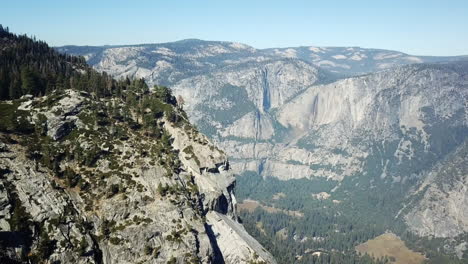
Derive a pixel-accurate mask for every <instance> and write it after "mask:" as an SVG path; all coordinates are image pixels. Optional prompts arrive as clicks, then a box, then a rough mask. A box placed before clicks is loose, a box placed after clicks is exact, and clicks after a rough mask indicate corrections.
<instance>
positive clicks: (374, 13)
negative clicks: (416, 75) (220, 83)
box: [0, 0, 468, 55]
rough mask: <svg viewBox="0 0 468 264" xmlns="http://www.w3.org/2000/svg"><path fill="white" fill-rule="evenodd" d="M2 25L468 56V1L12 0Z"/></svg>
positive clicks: (156, 38) (106, 40)
mask: <svg viewBox="0 0 468 264" xmlns="http://www.w3.org/2000/svg"><path fill="white" fill-rule="evenodd" d="M0 8H1V9H0V23H1V24H3V25H4V26H9V27H10V30H11V31H14V32H17V33H26V34H28V35H35V36H36V37H37V38H39V39H42V40H45V41H47V42H48V43H49V44H51V45H53V46H60V45H66V44H75V45H104V44H140V43H159V42H169V41H175V40H180V39H186V38H199V39H204V40H226V41H237V42H242V43H246V44H249V45H252V46H254V47H256V48H268V47H288V46H312V45H313V46H360V47H366V48H384V49H393V50H400V51H403V52H407V53H410V54H415V55H466V54H468V0H445V1H443V0H438V1H434V0H424V1H420V0H406V1H401V0H387V1H385V0H362V1H352V0H343V1H337V0H326V1H325V0H324V1H313V0H309V1H306V0H304V1H299V0H289V1H275V0H270V1H260V0H250V1H244V0H229V1H228V0H216V1H215V0H166V1H161V0H133V1H131V0H113V1H107V0H94V1H88V0H77V1H66V0H65V1H64V0H60V1H56V0H40V1H39V0H14V1H13V0H8V1H3V2H2V4H1V7H0Z"/></svg>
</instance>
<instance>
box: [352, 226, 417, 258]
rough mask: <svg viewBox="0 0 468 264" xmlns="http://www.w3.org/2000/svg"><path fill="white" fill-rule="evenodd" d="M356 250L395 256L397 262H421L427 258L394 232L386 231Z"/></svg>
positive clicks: (377, 256) (373, 254)
mask: <svg viewBox="0 0 468 264" xmlns="http://www.w3.org/2000/svg"><path fill="white" fill-rule="evenodd" d="M356 251H358V252H360V253H362V254H364V253H367V254H369V255H370V256H374V257H376V258H380V257H384V256H388V257H394V258H395V262H393V263H395V264H420V263H423V262H424V260H425V259H426V258H425V257H424V256H423V255H422V254H420V253H418V252H414V251H411V250H410V249H409V248H407V247H406V246H405V243H404V242H403V241H402V240H401V239H400V238H399V237H397V236H396V235H395V234H393V233H386V234H383V235H380V236H378V237H376V238H374V239H372V240H369V241H367V242H366V243H362V244H360V245H359V246H356Z"/></svg>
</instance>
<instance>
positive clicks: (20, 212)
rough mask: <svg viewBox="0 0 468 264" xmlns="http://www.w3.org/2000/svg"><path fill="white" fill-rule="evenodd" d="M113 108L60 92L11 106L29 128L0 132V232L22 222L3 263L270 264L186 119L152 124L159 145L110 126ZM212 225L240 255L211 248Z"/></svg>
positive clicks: (222, 170) (224, 173) (143, 134)
mask: <svg viewBox="0 0 468 264" xmlns="http://www.w3.org/2000/svg"><path fill="white" fill-rule="evenodd" d="M117 103H118V99H117V98H107V99H100V100H98V101H96V100H94V99H92V98H91V96H90V95H88V94H87V93H79V92H76V91H71V90H67V91H64V92H63V93H53V94H51V95H49V96H44V97H38V98H29V97H25V98H22V99H21V100H20V104H13V103H12V104H11V107H15V106H16V107H17V105H19V108H21V110H22V111H26V112H27V113H28V119H29V120H30V122H31V124H34V125H35V127H36V129H35V132H34V133H32V134H31V135H16V134H6V133H0V138H1V141H2V144H1V146H0V149H1V151H0V172H1V179H2V181H1V184H0V228H1V229H0V231H1V232H2V233H3V232H10V230H13V229H14V230H17V229H18V227H17V226H15V227H14V228H10V226H11V225H12V224H13V225H18V220H17V219H23V225H22V226H21V227H22V228H23V229H22V231H21V236H27V237H25V238H24V239H23V240H18V241H23V242H24V244H19V245H6V248H7V249H8V251H7V252H9V253H8V254H10V256H8V259H9V260H13V259H15V258H16V259H17V260H18V261H20V260H22V259H24V258H25V254H26V253H28V254H29V255H30V256H29V257H28V258H31V257H32V256H33V257H36V258H37V259H40V260H46V261H47V262H48V263H53V262H56V261H59V262H61V263H108V264H110V263H166V262H168V261H171V262H173V263H247V262H249V261H250V260H258V261H265V262H266V263H275V261H274V259H273V258H272V257H271V255H270V254H269V253H267V252H266V251H265V250H264V249H263V248H262V247H261V246H260V245H259V244H258V243H253V242H252V241H255V240H254V239H253V238H251V237H250V236H249V235H248V234H247V232H245V230H243V229H242V228H241V225H240V224H239V223H238V220H237V213H236V210H235V203H236V201H235V197H234V194H233V186H234V184H235V180H234V177H233V175H232V172H231V170H230V169H229V167H230V166H229V162H228V161H227V157H226V155H225V154H224V153H223V152H222V151H221V150H219V149H218V148H216V147H215V146H214V145H212V144H211V143H210V141H209V140H208V139H207V138H206V137H205V136H204V135H202V134H201V133H199V132H198V131H197V130H196V129H194V128H193V127H192V126H191V125H190V124H189V123H188V122H187V121H183V122H182V121H181V122H180V123H178V124H175V123H172V122H170V121H168V120H167V119H165V118H162V119H161V120H159V125H158V128H157V129H159V130H158V131H160V132H158V133H162V134H163V136H162V138H157V137H154V136H151V135H148V133H149V132H148V131H145V130H141V129H140V130H139V129H138V126H136V125H134V127H135V128H131V127H130V125H128V124H127V123H126V122H123V121H119V119H118V118H117V119H115V120H112V121H113V125H112V126H111V127H109V124H110V122H109V120H110V118H112V117H110V116H108V115H109V114H108V112H106V111H107V110H106V107H108V106H109V105H115V106H116V108H114V109H116V110H115V112H118V111H120V110H119V109H121V108H120V107H122V106H117ZM122 111H123V110H122ZM173 111H179V110H177V109H175V107H174V110H173ZM23 113H24V112H23ZM65 124H73V125H65ZM64 127H66V129H65V128H64ZM117 131H120V132H118V133H119V134H118V136H116V135H117V134H116V133H117ZM19 143H21V144H19ZM5 186H8V188H6V187H5ZM12 197H14V198H15V199H14V200H12ZM214 213H216V214H217V215H219V216H220V217H221V218H220V219H216V221H214V220H213V219H212V218H211V217H208V216H209V215H212V214H214ZM218 225H234V226H237V228H238V230H237V235H238V236H239V237H238V238H237V239H236V241H237V242H236V243H238V245H239V247H242V250H236V251H232V250H231V248H230V244H229V243H226V242H225V240H222V241H220V240H219V236H222V237H223V238H226V237H229V234H226V233H225V232H227V230H219V229H216V228H215V227H216V226H218ZM213 230H216V232H217V233H216V234H218V235H214V233H213ZM2 246H5V245H2ZM258 251H260V252H258ZM15 252H16V253H15ZM257 252H258V253H257ZM0 257H4V256H3V255H0ZM233 261H234V262H233ZM239 261H240V262H239Z"/></svg>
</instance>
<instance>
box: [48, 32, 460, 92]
mask: <svg viewBox="0 0 468 264" xmlns="http://www.w3.org/2000/svg"><path fill="white" fill-rule="evenodd" d="M56 49H57V50H59V51H60V52H65V53H70V54H76V55H83V56H85V57H86V59H87V60H88V62H89V63H90V64H91V65H93V66H95V67H96V68H98V69H100V70H103V71H107V72H109V73H111V74H113V75H116V76H118V75H123V74H127V75H129V74H130V75H132V74H134V75H136V76H138V77H144V78H145V79H147V80H149V81H152V80H153V81H154V82H155V83H156V80H157V78H154V77H152V76H149V72H155V71H160V70H161V69H159V68H158V65H151V63H150V64H147V63H148V62H151V61H153V62H154V61H155V60H158V61H164V62H166V63H167V64H166V66H172V67H173V70H175V71H177V70H181V69H180V68H183V71H189V72H190V71H193V70H196V69H200V70H201V69H203V71H205V72H206V71H207V70H210V69H214V68H219V67H223V66H227V65H229V64H233V63H234V64H235V63H238V62H246V61H257V62H261V61H265V60H272V59H280V58H291V59H301V60H304V61H306V62H309V63H311V64H313V65H315V66H319V67H321V68H322V69H326V70H328V71H330V72H333V73H335V74H338V75H339V76H353V75H359V74H365V73H369V72H375V71H376V70H383V69H388V68H391V67H394V66H397V65H404V64H412V63H434V62H440V61H458V60H467V59H468V55H466V56H444V57H442V56H441V57H437V56H413V55H408V54H405V53H403V52H398V51H392V50H383V49H368V48H360V47H316V46H301V47H290V48H268V49H255V48H253V47H251V46H248V45H246V44H242V43H237V42H228V41H204V40H199V39H186V40H180V41H175V42H167V43H157V44H135V45H111V46H63V47H57V48H56ZM124 53H125V54H128V55H130V54H133V56H129V57H128V59H130V58H132V59H133V62H134V64H133V66H134V67H137V68H138V69H139V70H138V69H131V68H127V69H121V68H116V67H113V66H115V65H110V64H109V65H108V64H106V63H104V62H103V61H104V60H105V58H107V59H111V58H112V57H113V56H114V57H115V56H117V55H118V54H121V55H122V54H124ZM137 54H139V55H138V56H137ZM148 55H149V56H148ZM139 56H145V57H147V58H148V59H150V58H152V59H150V60H149V61H148V60H141V58H140V59H138V57H139ZM117 57H118V56H117ZM181 59H187V60H188V62H185V63H183V64H182V65H183V66H182V65H179V64H178V63H180V62H181V61H180V60H181ZM160 66H161V65H159V67H160ZM179 66H181V67H180V68H179ZM162 80H163V81H164V79H162ZM177 80H178V78H174V79H167V80H166V81H168V83H163V84H166V85H170V84H172V83H174V81H177Z"/></svg>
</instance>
